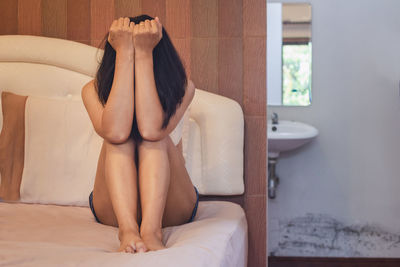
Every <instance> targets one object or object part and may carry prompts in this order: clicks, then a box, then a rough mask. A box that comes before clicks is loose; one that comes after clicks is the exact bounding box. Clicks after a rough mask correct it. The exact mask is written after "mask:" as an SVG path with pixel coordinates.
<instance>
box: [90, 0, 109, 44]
mask: <svg viewBox="0 0 400 267" xmlns="http://www.w3.org/2000/svg"><path fill="white" fill-rule="evenodd" d="M114 18H115V17H114V0H91V2H90V36H91V45H93V46H96V47H98V46H99V43H100V41H101V40H103V39H104V38H105V35H106V34H107V33H108V31H109V29H110V26H111V23H112V22H113V20H114Z"/></svg>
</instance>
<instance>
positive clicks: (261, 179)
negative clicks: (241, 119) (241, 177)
mask: <svg viewBox="0 0 400 267" xmlns="http://www.w3.org/2000/svg"><path fill="white" fill-rule="evenodd" d="M265 132H266V118H265V116H247V115H245V150H244V155H245V164H244V170H245V174H246V175H245V188H246V195H247V196H253V195H265V194H266V187H267V181H266V175H267V174H266V168H260V166H265V165H266V160H267V151H266V147H267V144H266V138H265Z"/></svg>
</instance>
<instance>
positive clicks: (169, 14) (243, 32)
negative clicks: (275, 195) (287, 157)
mask: <svg viewBox="0 0 400 267" xmlns="http://www.w3.org/2000/svg"><path fill="white" fill-rule="evenodd" d="M265 10H266V7H265V1H262V0H230V1H228V0H164V1H162V0H1V1H0V25H1V27H0V34H32V35H42V36H49V37H57V38H64V39H68V40H74V41H78V42H82V43H85V44H88V45H93V46H96V47H97V46H98V45H99V43H100V41H101V40H102V39H103V37H104V35H105V34H106V32H107V31H108V29H109V26H110V25H111V22H112V20H113V19H115V18H118V17H120V16H135V15H138V14H140V13H147V14H149V15H151V16H159V17H160V20H161V22H162V23H163V25H164V26H165V28H166V29H167V31H168V33H169V35H170V37H172V40H173V42H174V44H175V46H176V47H177V49H178V51H179V53H180V55H181V56H182V59H183V60H184V63H185V66H186V69H187V71H188V73H189V75H190V78H191V79H192V80H193V81H194V83H195V85H196V87H197V88H200V89H204V90H207V91H210V92H213V93H217V94H220V95H224V96H227V97H230V98H232V99H234V100H236V101H237V102H238V103H239V104H240V105H241V106H242V108H243V111H244V115H245V148H244V153H245V162H244V172H245V177H244V178H245V194H244V195H241V196H229V197H220V196H219V197H218V196H201V200H228V201H233V202H236V203H239V204H240V205H241V206H242V207H243V208H244V209H245V210H246V215H247V219H248V226H249V255H248V258H249V266H265V265H266V197H265V193H266V190H265V187H266V119H265V116H266V91H265V88H266V80H265V34H266V18H265Z"/></svg>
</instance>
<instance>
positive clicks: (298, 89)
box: [282, 42, 311, 106]
mask: <svg viewBox="0 0 400 267" xmlns="http://www.w3.org/2000/svg"><path fill="white" fill-rule="evenodd" d="M282 50H283V51H282V75H283V77H282V84H283V86H282V87H283V91H282V94H283V95H282V98H283V105H289V106H290V105H293V106H308V105H310V104H311V42H310V43H308V44H307V45H303V44H301V45H293V44H287V45H283V47H282Z"/></svg>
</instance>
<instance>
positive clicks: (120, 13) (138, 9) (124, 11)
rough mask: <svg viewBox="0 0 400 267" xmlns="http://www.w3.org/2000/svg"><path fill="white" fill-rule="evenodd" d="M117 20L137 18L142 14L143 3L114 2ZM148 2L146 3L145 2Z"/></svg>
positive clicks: (135, 0)
mask: <svg viewBox="0 0 400 267" xmlns="http://www.w3.org/2000/svg"><path fill="white" fill-rule="evenodd" d="M114 1H115V15H114V17H115V18H119V17H135V16H138V15H141V14H142V2H141V1H140V0H114ZM144 2H146V1H144Z"/></svg>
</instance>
